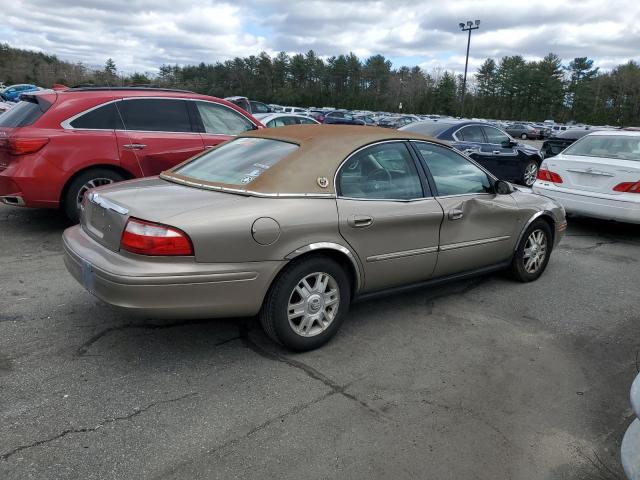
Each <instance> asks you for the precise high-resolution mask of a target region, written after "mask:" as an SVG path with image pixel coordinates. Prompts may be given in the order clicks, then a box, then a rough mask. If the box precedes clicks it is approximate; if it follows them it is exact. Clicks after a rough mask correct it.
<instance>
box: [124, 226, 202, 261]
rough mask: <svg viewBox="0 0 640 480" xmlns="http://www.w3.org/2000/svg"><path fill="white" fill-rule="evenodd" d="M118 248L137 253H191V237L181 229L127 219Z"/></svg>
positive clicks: (169, 254) (164, 254)
mask: <svg viewBox="0 0 640 480" xmlns="http://www.w3.org/2000/svg"><path fill="white" fill-rule="evenodd" d="M120 248H122V249H124V250H127V251H128V252H131V253H137V254H139V255H159V256H184V255H193V246H192V245H191V239H190V238H189V237H188V236H187V234H186V233H184V232H183V231H181V230H178V229H177V228H174V227H169V226H167V225H161V224H159V223H153V222H147V221H145V220H138V219H137V218H130V219H129V220H128V221H127V225H126V226H125V228H124V232H123V233H122V239H121V240H120Z"/></svg>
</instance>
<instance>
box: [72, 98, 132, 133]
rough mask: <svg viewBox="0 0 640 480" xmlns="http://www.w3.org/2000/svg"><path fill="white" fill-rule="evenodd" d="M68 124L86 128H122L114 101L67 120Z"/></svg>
mask: <svg viewBox="0 0 640 480" xmlns="http://www.w3.org/2000/svg"><path fill="white" fill-rule="evenodd" d="M69 125H71V126H72V127H73V128H86V129H91V130H115V129H123V128H124V127H123V125H122V120H121V119H120V115H119V114H118V110H117V109H116V104H115V103H108V104H106V105H102V106H100V107H98V108H95V109H93V110H91V111H89V112H87V113H85V114H84V115H81V116H79V117H78V118H76V119H75V120H72V121H71V122H69Z"/></svg>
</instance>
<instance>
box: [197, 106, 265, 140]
mask: <svg viewBox="0 0 640 480" xmlns="http://www.w3.org/2000/svg"><path fill="white" fill-rule="evenodd" d="M196 107H197V108H198V113H199V114H200V118H202V124H203V125H204V131H205V133H213V134H218V135H239V134H241V133H242V132H246V131H247V130H253V128H254V125H253V124H252V123H251V122H250V121H249V119H247V118H245V117H243V116H242V115H240V114H239V113H238V112H236V111H235V110H233V109H231V108H228V107H225V106H223V105H218V104H217V103H209V102H196Z"/></svg>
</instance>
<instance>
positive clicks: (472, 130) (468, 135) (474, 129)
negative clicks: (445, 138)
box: [456, 125, 484, 143]
mask: <svg viewBox="0 0 640 480" xmlns="http://www.w3.org/2000/svg"><path fill="white" fill-rule="evenodd" d="M456 137H458V140H462V141H464V142H475V143H484V135H483V134H482V128H480V126H479V125H470V126H468V127H464V128H463V129H461V130H460V131H459V132H458V133H456Z"/></svg>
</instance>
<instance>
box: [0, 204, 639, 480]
mask: <svg viewBox="0 0 640 480" xmlns="http://www.w3.org/2000/svg"><path fill="white" fill-rule="evenodd" d="M65 226H66V224H65V221H64V220H63V219H62V218H61V217H60V216H59V215H57V214H55V213H53V212H48V211H42V210H28V209H19V208H14V207H8V206H0V245H2V250H1V252H0V478H1V479H4V480H10V479H16V480H23V479H31V478H34V479H83V480H85V479H129V478H131V479H196V478H212V479H218V478H219V479H235V478H242V479H245V478H248V479H254V478H255V479H263V478H278V479H296V480H299V479H301V478H303V479H306V480H309V479H328V478H348V479H374V478H375V479H377V478H380V479H387V478H394V479H414V478H415V479H423V478H428V479H438V480H439V479H456V480H460V479H492V480H497V479H500V480H502V479H570V480H574V479H575V480H585V479H586V480H588V479H607V480H610V479H617V478H623V474H622V470H621V467H620V461H619V446H620V441H621V439H622V435H623V433H624V431H625V429H626V427H627V426H628V424H629V423H630V422H631V419H632V412H631V409H630V407H629V401H628V393H629V387H630V385H631V382H632V381H633V379H634V377H635V374H636V372H637V371H638V368H639V363H640V362H639V360H638V351H639V349H640V335H639V334H640V310H639V309H638V306H639V305H640V289H639V288H638V285H640V268H639V267H640V226H630V225H622V224H616V223H611V222H603V221H595V220H585V219H574V218H571V219H570V220H569V229H568V232H567V236H566V237H565V239H564V240H563V242H562V243H561V244H560V246H559V247H558V248H557V249H556V250H555V251H554V252H553V254H552V258H551V261H550V263H549V266H548V269H547V271H546V272H545V274H544V275H543V276H542V277H541V278H540V279H539V280H538V281H536V282H534V283H531V284H520V283H515V282H513V281H511V280H509V279H508V278H506V277H505V276H503V275H501V274H496V275H491V276H487V277H481V278H477V279H473V280H468V281H463V282H458V283H453V284H449V285H447V286H442V287H438V288H429V289H424V290H418V291H414V292H412V293H405V294H400V295H396V296H391V297H386V298H381V299H376V300H372V301H369V302H366V303H360V304H356V305H354V306H353V307H352V309H351V312H350V315H349V318H348V319H347V321H346V322H345V324H344V326H343V329H342V331H341V332H340V333H339V334H338V335H337V336H336V337H335V339H334V340H333V341H332V342H331V343H329V344H328V345H326V346H325V347H323V348H321V349H319V350H316V351H313V352H309V353H304V354H293V353H290V352H288V351H285V350H283V349H281V348H279V347H277V346H275V345H274V344H272V343H271V342H270V341H269V340H268V339H267V338H266V337H265V335H264V334H263V333H262V331H261V330H260V328H259V327H258V325H257V324H256V322H255V320H254V319H250V318H249V319H236V320H206V321H203V320H197V321H159V320H155V319H139V318H134V317H128V316H127V315H125V314H122V313H119V312H116V311H114V310H112V309H110V308H109V307H107V306H105V305H103V304H102V303H101V302H100V301H98V300H97V299H96V298H94V297H93V296H91V295H90V294H89V293H87V292H86V291H84V290H83V289H82V287H81V286H80V285H78V284H77V283H76V282H75V281H74V280H73V279H72V278H71V277H70V276H69V275H68V274H67V272H66V270H65V267H64V265H63V262H62V246H61V239H60V236H61V233H62V231H63V229H64V228H65Z"/></svg>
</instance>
